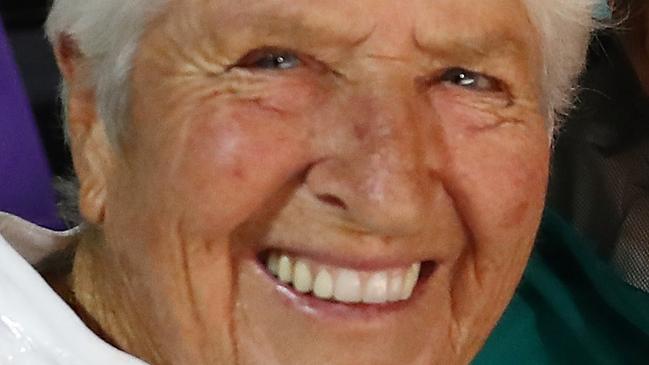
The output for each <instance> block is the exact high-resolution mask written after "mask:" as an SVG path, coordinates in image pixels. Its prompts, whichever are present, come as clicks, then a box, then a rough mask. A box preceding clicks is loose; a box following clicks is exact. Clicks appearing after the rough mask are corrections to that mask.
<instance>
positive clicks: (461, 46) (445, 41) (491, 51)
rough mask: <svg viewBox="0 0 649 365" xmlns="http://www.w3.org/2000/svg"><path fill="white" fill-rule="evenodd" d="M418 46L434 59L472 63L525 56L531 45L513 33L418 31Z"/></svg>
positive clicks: (416, 38)
mask: <svg viewBox="0 0 649 365" xmlns="http://www.w3.org/2000/svg"><path fill="white" fill-rule="evenodd" d="M413 42H414V44H415V46H416V47H417V48H418V49H419V50H420V51H423V52H425V53H427V54H430V55H433V56H434V57H435V58H441V59H450V60H456V59H462V60H464V61H465V62H468V63H471V62H475V61H478V60H482V59H485V58H495V57H508V58H509V57H521V56H522V57H524V56H525V55H526V54H528V52H529V45H528V44H527V43H526V42H525V41H524V40H523V39H521V38H520V37H515V36H512V33H511V32H507V31H498V32H474V31H467V32H465V33H452V32H427V33H423V32H415V33H414V34H413Z"/></svg>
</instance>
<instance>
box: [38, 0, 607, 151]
mask: <svg viewBox="0 0 649 365" xmlns="http://www.w3.org/2000/svg"><path fill="white" fill-rule="evenodd" d="M523 1H524V3H525V4H526V5H527V8H528V10H529V16H530V19H531V21H532V23H533V25H534V26H535V27H536V29H537V30H538V33H539V35H540V38H541V39H540V41H541V48H542V51H543V67H544V68H543V94H544V98H545V99H544V100H543V102H544V107H545V110H544V112H545V113H546V119H547V121H548V125H549V126H552V125H553V124H555V120H557V116H558V115H562V114H563V113H564V112H565V111H566V110H567V108H568V107H569V106H570V105H571V100H572V96H573V94H574V85H575V81H576V78H577V76H578V75H579V73H580V71H581V69H582V68H583V66H584V62H585V58H586V52H587V47H588V43H589V39H590V34H591V32H592V30H593V29H594V28H595V27H596V21H594V20H593V17H592V14H593V11H594V9H595V6H596V4H597V3H599V2H601V0H523ZM167 3H168V0H54V5H53V8H52V11H51V13H50V16H49V18H48V21H47V25H46V29H47V34H48V37H49V39H50V41H51V42H52V44H54V45H56V44H57V43H58V42H59V39H60V37H61V36H62V35H66V36H69V37H71V38H72V39H73V40H74V41H75V42H76V43H77V45H78V47H79V50H80V51H81V53H82V54H83V55H84V56H85V58H86V59H87V60H88V61H89V62H90V67H91V70H90V71H91V80H88V81H89V82H90V85H91V86H92V87H93V88H94V89H95V94H96V98H97V104H98V113H99V116H100V118H101V119H102V121H103V122H104V124H105V125H104V127H105V129H106V132H107V134H108V136H109V138H110V139H111V141H112V142H117V140H118V135H119V133H120V131H121V130H122V129H123V128H124V124H125V123H127V122H128V119H129V75H130V71H131V66H132V61H133V56H134V54H135V51H136V49H137V46H138V41H139V39H140V37H141V35H142V32H143V31H144V29H146V26H147V23H148V22H149V21H151V20H152V19H153V18H154V17H155V16H156V15H157V14H158V13H159V12H160V11H161V10H162V9H163V8H164V6H165V5H166V4H167ZM63 86H64V87H63V89H64V90H65V85H63ZM63 98H64V99H65V92H64V93H63Z"/></svg>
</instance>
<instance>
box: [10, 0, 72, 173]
mask: <svg viewBox="0 0 649 365" xmlns="http://www.w3.org/2000/svg"><path fill="white" fill-rule="evenodd" d="M50 2H51V0H0V17H1V18H2V21H3V22H4V27H5V30H6V32H7V35H8V37H9V42H10V43H11V46H12V48H13V51H14V59H15V60H16V63H17V64H18V68H19V71H20V73H21V76H22V79H23V82H24V85H25V89H26V91H27V93H28V96H29V100H30V102H31V105H32V110H33V112H34V117H35V118H36V122H37V124H38V129H39V131H40V134H41V139H42V140H43V145H44V146H45V150H46V153H47V157H48V160H49V162H50V167H51V169H52V172H53V173H54V174H55V175H57V176H63V175H69V173H70V171H71V167H70V166H71V163H70V157H69V153H68V151H67V148H66V147H65V143H64V138H63V130H62V125H61V108H60V105H59V104H60V103H59V101H58V87H59V80H60V76H59V72H58V69H57V67H56V63H55V61H54V56H53V54H52V51H51V49H50V45H49V43H48V41H47V39H46V38H45V32H44V29H43V24H44V23H45V19H46V17H47V13H48V10H49V7H50Z"/></svg>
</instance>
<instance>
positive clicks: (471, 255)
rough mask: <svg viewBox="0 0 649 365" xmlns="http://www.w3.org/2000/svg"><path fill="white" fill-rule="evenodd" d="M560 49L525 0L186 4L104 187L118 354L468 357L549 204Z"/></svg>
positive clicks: (161, 32)
mask: <svg viewBox="0 0 649 365" xmlns="http://www.w3.org/2000/svg"><path fill="white" fill-rule="evenodd" d="M540 58H541V57H540V52H539V49H538V42H537V40H536V33H535V31H534V29H533V27H532V26H531V24H530V22H529V19H528V17H527V13H526V10H525V8H524V6H523V5H522V4H521V2H520V0H494V1H475V0H440V1H427V0H413V1H378V0H360V1H348V0H325V1H292V2H290V1H279V0H263V1H260V0H244V1H222V0H210V1H207V0H183V1H181V0H177V1H175V2H174V3H173V4H172V7H171V9H170V10H169V11H168V12H167V13H166V15H164V16H162V17H161V18H158V20H157V21H156V22H154V23H153V24H151V25H150V26H149V28H148V30H147V32H146V33H145V35H144V37H143V39H142V42H141V44H140V47H139V50H138V53H137V55H136V59H135V61H134V62H135V64H134V69H133V76H132V89H131V92H132V93H131V116H132V120H130V122H129V125H128V127H127V128H126V130H125V131H124V133H123V139H122V141H123V143H122V145H123V149H122V151H121V152H120V153H118V154H116V155H115V156H116V157H114V158H115V160H114V161H113V162H112V163H111V166H112V169H111V170H110V172H109V173H107V174H106V186H107V191H106V199H105V202H106V203H105V207H104V214H103V220H102V227H103V230H104V233H105V237H106V242H107V247H108V248H109V253H108V254H106V255H107V257H108V258H109V260H112V262H114V263H115V264H116V265H117V266H118V267H119V270H121V271H122V272H123V273H125V275H126V276H125V277H128V280H126V281H124V282H121V283H120V286H119V288H120V289H119V290H122V291H123V292H121V293H118V296H119V298H118V300H119V301H121V302H122V303H123V304H124V306H128V311H127V312H128V313H129V315H130V316H131V317H132V318H131V321H130V323H131V326H132V327H133V328H131V329H130V330H129V331H130V333H131V334H134V335H132V336H131V338H135V340H133V341H125V342H122V343H120V345H121V346H122V347H124V348H126V350H129V351H131V352H134V353H135V354H136V355H140V356H142V357H144V358H147V359H149V360H151V361H157V362H161V363H165V362H173V363H176V364H203V363H206V364H207V363H213V364H214V363H219V364H224V363H238V364H354V365H361V364H368V365H369V364H371V365H376V364H385V365H394V364H433V363H460V362H466V361H468V360H469V359H470V358H471V357H472V356H473V355H474V354H475V352H476V351H478V349H479V348H480V346H481V344H482V343H483V341H484V340H485V338H486V337H487V335H488V333H489V331H490V330H491V328H492V327H493V326H494V324H495V322H496V320H497V318H498V317H499V316H500V314H501V312H502V311H503V309H504V307H505V306H506V305H507V302H508V300H509V298H510V296H511V295H512V292H513V290H514V288H515V286H516V284H517V282H518V280H519V278H520V275H521V272H522V270H523V268H524V266H525V263H526V259H527V257H528V254H529V251H530V248H531V245H532V242H533V240H534V236H535V232H536V230H537V227H538V222H539V219H540V214H541V211H542V206H543V199H544V192H545V186H546V175H547V168H548V166H547V165H548V153H549V152H548V150H549V139H548V131H547V128H546V125H545V123H544V120H543V118H542V117H541V115H542V114H543V113H545V111H543V110H542V109H543V108H542V106H540V100H539V99H540V96H539V94H540V79H539V77H540V76H539V75H540V74H541V72H540V70H541V66H540V61H539V59H540ZM278 257H281V258H279V259H278ZM419 267H420V269H419ZM106 280H109V279H106ZM413 285H414V288H413V290H412V293H411V290H410V289H411V288H412V286H413ZM126 337H129V336H126ZM142 339H146V340H142ZM138 341H142V342H143V343H144V345H143V344H138V343H137V342H138ZM118 342H119V341H118Z"/></svg>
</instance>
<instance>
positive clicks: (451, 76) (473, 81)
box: [440, 68, 501, 92]
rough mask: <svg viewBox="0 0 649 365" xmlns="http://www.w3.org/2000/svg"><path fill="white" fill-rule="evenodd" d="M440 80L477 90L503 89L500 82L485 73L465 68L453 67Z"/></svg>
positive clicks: (495, 90)
mask: <svg viewBox="0 0 649 365" xmlns="http://www.w3.org/2000/svg"><path fill="white" fill-rule="evenodd" d="M440 80H441V81H442V82H446V83H449V84H452V85H455V86H459V87H462V88H466V89H471V90H476V91H491V92H497V91H501V85H500V83H499V82H498V81H497V80H495V79H493V78H491V77H489V76H485V75H483V74H480V73H477V72H473V71H468V70H465V69H463V68H451V69H449V70H447V71H446V72H444V74H442V76H441V78H440Z"/></svg>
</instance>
